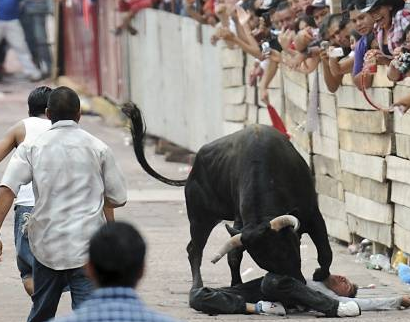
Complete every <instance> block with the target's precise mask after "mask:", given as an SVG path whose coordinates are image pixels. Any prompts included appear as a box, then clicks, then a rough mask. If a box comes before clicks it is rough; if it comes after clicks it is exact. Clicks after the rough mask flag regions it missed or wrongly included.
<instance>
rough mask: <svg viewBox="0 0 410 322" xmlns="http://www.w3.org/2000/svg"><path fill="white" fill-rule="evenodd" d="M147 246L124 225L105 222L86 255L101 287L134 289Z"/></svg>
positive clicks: (122, 223)
mask: <svg viewBox="0 0 410 322" xmlns="http://www.w3.org/2000/svg"><path fill="white" fill-rule="evenodd" d="M145 251H146V246H145V242H144V240H143V238H142V237H141V235H140V234H139V233H138V231H137V230H136V229H135V228H134V227H132V226H131V225H130V224H127V223H124V222H108V223H107V224H106V225H104V226H103V227H101V228H100V229H99V230H98V231H97V232H96V233H95V234H94V236H93V237H92V238H91V241H90V248H89V255H90V259H89V260H90V264H91V265H92V267H93V268H94V272H95V274H96V279H97V283H98V285H99V286H100V287H117V286H122V287H135V285H136V284H137V281H138V279H139V278H140V277H141V273H142V269H143V265H144V257H145Z"/></svg>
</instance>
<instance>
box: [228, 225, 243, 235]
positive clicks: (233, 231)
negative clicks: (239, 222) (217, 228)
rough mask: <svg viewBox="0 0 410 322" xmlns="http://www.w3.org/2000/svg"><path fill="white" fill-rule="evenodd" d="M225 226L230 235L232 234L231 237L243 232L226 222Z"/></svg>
mask: <svg viewBox="0 0 410 322" xmlns="http://www.w3.org/2000/svg"><path fill="white" fill-rule="evenodd" d="M225 228H226V230H227V231H228V233H229V235H231V237H233V236H235V235H238V234H240V233H241V231H240V230H238V229H235V228H233V227H231V226H229V225H228V224H225Z"/></svg>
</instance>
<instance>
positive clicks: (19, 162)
mask: <svg viewBox="0 0 410 322" xmlns="http://www.w3.org/2000/svg"><path fill="white" fill-rule="evenodd" d="M28 150H29V147H28V146H26V145H24V144H20V145H19V147H18V148H17V150H16V152H15V153H14V154H13V156H12V157H11V159H10V162H9V164H8V165H7V168H6V171H5V172H4V175H3V179H2V180H1V183H0V186H5V187H7V188H9V189H10V190H11V191H13V193H14V195H15V196H17V194H18V192H19V190H20V186H22V185H25V184H28V183H29V182H31V181H32V180H33V172H32V167H31V163H30V161H29V151H28Z"/></svg>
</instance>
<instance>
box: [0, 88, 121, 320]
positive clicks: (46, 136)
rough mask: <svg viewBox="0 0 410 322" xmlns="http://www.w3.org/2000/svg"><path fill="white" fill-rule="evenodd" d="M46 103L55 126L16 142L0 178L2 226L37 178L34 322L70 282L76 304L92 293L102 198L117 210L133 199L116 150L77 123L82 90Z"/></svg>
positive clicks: (32, 225) (57, 94)
mask: <svg viewBox="0 0 410 322" xmlns="http://www.w3.org/2000/svg"><path fill="white" fill-rule="evenodd" d="M47 106H48V108H47V110H46V114H47V117H48V118H49V119H50V120H51V123H52V126H51V129H50V130H49V131H47V132H45V133H43V134H42V135H40V136H39V137H38V138H37V140H36V141H35V142H33V143H32V144H30V145H26V144H24V143H23V144H21V145H20V146H19V147H18V149H17V151H16V153H15V154H14V156H13V158H12V159H11V161H10V163H9V165H8V167H7V169H6V172H5V173H4V176H3V179H2V181H1V183H0V228H1V225H2V223H3V221H4V218H5V216H6V214H7V212H8V211H9V209H10V207H11V204H12V202H13V199H14V196H15V195H16V194H17V192H18V190H19V188H20V186H21V185H23V184H26V183H28V182H30V181H32V182H33V191H34V195H35V199H36V204H35V209H34V212H33V214H32V217H31V219H30V221H29V223H28V237H29V242H30V248H31V250H32V252H33V255H34V265H33V279H34V294H33V296H32V300H33V306H32V309H31V312H30V315H29V317H28V322H37V321H38V322H40V321H45V320H48V319H50V318H52V317H54V315H55V312H56V310H57V306H58V302H59V299H60V296H61V293H62V291H63V288H64V287H65V285H66V284H68V286H69V287H70V292H71V297H72V302H73V303H72V306H73V308H74V309H75V308H77V307H78V305H79V304H80V303H81V302H83V301H84V300H85V299H86V298H87V296H88V295H89V294H90V293H91V291H92V284H91V282H90V280H89V279H88V278H87V277H86V276H85V274H84V269H83V266H84V265H85V263H86V261H87V247H88V243H89V240H90V237H91V236H92V234H93V233H94V232H95V231H97V230H98V228H99V227H100V226H102V225H103V224H104V223H105V218H104V214H103V207H104V203H105V205H106V206H108V207H111V208H116V207H121V206H123V205H125V203H126V201H127V192H126V186H125V179H124V176H123V174H122V172H121V170H120V169H119V167H118V165H117V163H116V161H115V158H114V155H113V153H112V151H111V149H110V148H109V147H108V146H107V145H106V144H105V143H103V142H102V141H100V140H99V139H97V138H95V137H94V136H92V135H91V134H89V133H87V132H86V131H84V130H82V129H80V127H79V126H78V121H79V120H80V116H81V111H80V100H79V98H78V95H77V94H76V93H75V92H74V91H73V90H71V89H70V88H68V87H58V88H56V89H54V90H53V91H52V93H51V94H50V98H49V100H48V104H47ZM0 255H1V241H0Z"/></svg>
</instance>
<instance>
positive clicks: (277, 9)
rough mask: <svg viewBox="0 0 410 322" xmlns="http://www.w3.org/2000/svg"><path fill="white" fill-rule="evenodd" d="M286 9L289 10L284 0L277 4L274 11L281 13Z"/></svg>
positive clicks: (288, 5)
mask: <svg viewBox="0 0 410 322" xmlns="http://www.w3.org/2000/svg"><path fill="white" fill-rule="evenodd" d="M286 9H290V4H289V2H287V1H286V0H285V1H281V2H279V3H278V6H277V7H276V11H283V10H286Z"/></svg>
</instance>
